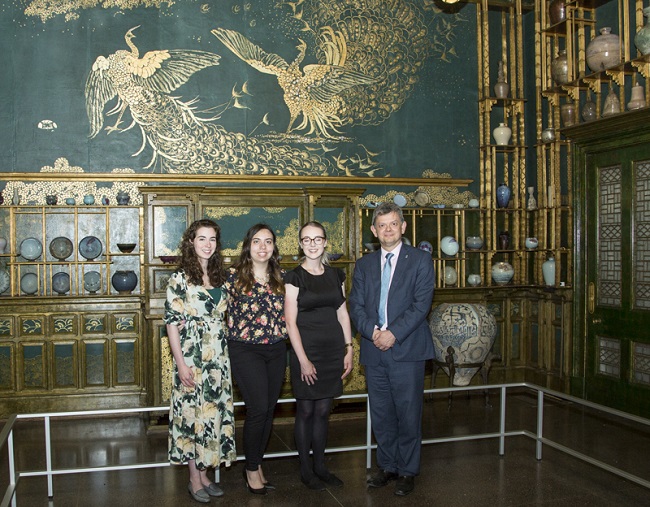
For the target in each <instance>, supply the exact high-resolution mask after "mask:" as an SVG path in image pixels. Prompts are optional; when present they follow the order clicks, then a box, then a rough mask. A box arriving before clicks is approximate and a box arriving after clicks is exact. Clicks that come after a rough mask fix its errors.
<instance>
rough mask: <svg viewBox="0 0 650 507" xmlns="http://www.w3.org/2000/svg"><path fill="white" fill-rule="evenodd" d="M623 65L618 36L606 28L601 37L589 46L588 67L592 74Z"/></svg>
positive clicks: (594, 39) (601, 30) (593, 40)
mask: <svg viewBox="0 0 650 507" xmlns="http://www.w3.org/2000/svg"><path fill="white" fill-rule="evenodd" d="M619 63H621V48H620V39H619V37H618V35H616V34H614V33H612V28H611V27H609V26H604V27H602V28H601V29H600V35H599V36H597V37H594V38H593V39H592V41H591V42H590V43H589V44H588V45H587V65H588V66H589V68H590V69H591V71H592V72H600V71H601V70H605V69H609V68H610V67H614V66H615V65H618V64H619Z"/></svg>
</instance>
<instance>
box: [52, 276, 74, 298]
mask: <svg viewBox="0 0 650 507" xmlns="http://www.w3.org/2000/svg"><path fill="white" fill-rule="evenodd" d="M52 288H53V289H54V292H56V293H57V294H65V293H66V292H68V291H69V290H70V275H69V274H68V273H56V274H55V275H54V276H53V277H52Z"/></svg>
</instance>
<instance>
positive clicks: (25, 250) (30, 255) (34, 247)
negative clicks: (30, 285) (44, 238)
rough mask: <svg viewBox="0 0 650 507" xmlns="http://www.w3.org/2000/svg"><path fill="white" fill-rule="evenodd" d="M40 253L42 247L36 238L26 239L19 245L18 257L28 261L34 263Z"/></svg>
mask: <svg viewBox="0 0 650 507" xmlns="http://www.w3.org/2000/svg"><path fill="white" fill-rule="evenodd" d="M42 253H43V245H42V244H41V242H40V241H39V240H37V239H36V238H26V239H24V240H23V241H22V242H21V243H20V255H22V256H23V257H24V258H25V259H27V260H28V261H35V260H36V259H38V258H39V257H40V256H41V254H42ZM34 276H35V275H34Z"/></svg>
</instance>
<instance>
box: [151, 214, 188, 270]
mask: <svg viewBox="0 0 650 507" xmlns="http://www.w3.org/2000/svg"><path fill="white" fill-rule="evenodd" d="M152 215H153V227H152V230H153V238H152V250H151V252H152V257H153V258H160V256H161V255H163V256H164V255H177V254H178V244H179V242H180V239H181V237H182V236H183V232H185V229H187V226H188V225H189V221H190V218H189V210H188V207H187V205H169V204H168V205H157V204H154V205H153V206H152Z"/></svg>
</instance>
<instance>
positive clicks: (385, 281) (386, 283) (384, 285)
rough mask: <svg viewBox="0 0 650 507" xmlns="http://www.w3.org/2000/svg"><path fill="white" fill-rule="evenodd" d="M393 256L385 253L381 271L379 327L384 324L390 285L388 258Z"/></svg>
mask: <svg viewBox="0 0 650 507" xmlns="http://www.w3.org/2000/svg"><path fill="white" fill-rule="evenodd" d="M393 256H394V254H392V253H387V254H386V262H385V263H384V269H383V270H382V272H381V292H380V293H379V327H380V328H382V327H384V324H386V300H387V299H388V288H389V287H390V271H391V263H390V259H391V258H392V257H393Z"/></svg>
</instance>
